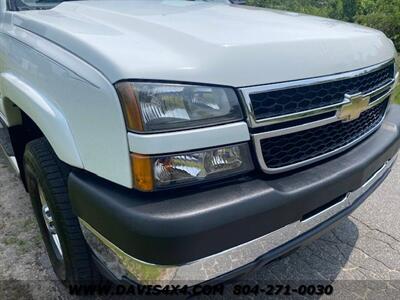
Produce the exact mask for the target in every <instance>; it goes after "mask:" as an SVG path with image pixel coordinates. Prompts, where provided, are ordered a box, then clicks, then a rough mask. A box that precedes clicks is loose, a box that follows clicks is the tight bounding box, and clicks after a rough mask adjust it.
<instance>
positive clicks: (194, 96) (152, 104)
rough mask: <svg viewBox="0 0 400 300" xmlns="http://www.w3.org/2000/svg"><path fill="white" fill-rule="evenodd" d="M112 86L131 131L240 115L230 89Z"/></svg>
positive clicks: (207, 122)
mask: <svg viewBox="0 0 400 300" xmlns="http://www.w3.org/2000/svg"><path fill="white" fill-rule="evenodd" d="M116 89H117V92H118V95H119V97H120V100H121V103H122V106H123V109H124V114H125V120H126V123H127V127H128V129H129V130H132V131H139V132H141V131H153V132H154V131H167V130H173V129H184V128H194V127H199V126H202V125H216V124H222V123H227V122H232V121H237V120H241V119H242V118H243V116H242V112H241V109H240V105H239V101H238V99H237V96H236V94H235V92H234V90H233V89H231V88H224V87H213V86H201V85H186V84H166V83H149V82H121V83H117V84H116Z"/></svg>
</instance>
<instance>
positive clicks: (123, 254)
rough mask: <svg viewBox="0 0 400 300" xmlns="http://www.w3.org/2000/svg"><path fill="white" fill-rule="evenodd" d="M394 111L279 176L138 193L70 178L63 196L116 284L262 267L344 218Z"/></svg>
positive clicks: (393, 142) (389, 137)
mask: <svg viewBox="0 0 400 300" xmlns="http://www.w3.org/2000/svg"><path fill="white" fill-rule="evenodd" d="M399 116H400V108H399V107H397V106H394V107H393V108H392V109H391V111H390V112H389V113H388V116H387V118H386V119H385V121H384V123H383V125H382V127H381V128H380V129H379V130H378V131H377V132H376V133H375V134H374V135H372V136H371V137H369V138H368V139H367V140H365V141H364V142H362V143H361V144H359V145H358V146H356V147H354V148H353V149H351V150H349V151H348V152H346V153H344V154H342V155H341V156H338V157H336V158H333V159H330V160H329V161H325V162H323V163H320V164H318V165H316V166H313V167H310V168H307V169H304V170H300V171H298V172H296V173H292V174H287V175H286V176H282V177H272V178H260V175H257V176H256V175H255V176H254V177H249V178H247V179H246V180H243V181H242V182H225V183H224V184H222V185H220V186H218V185H215V186H207V187H203V188H197V189H196V190H184V191H175V192H164V193H157V194H152V195H149V194H142V193H139V192H135V191H131V190H128V189H125V188H122V187H119V186H116V185H114V184H111V183H109V182H105V181H104V180H101V179H98V178H94V177H93V176H91V175H87V174H81V173H73V174H71V176H70V179H69V191H70V198H71V202H72V204H73V207H74V210H75V213H76V214H77V215H78V216H79V218H80V220H81V224H82V229H83V232H84V235H85V237H86V239H87V241H88V243H89V245H90V246H91V248H92V250H93V251H94V253H95V255H96V256H97V258H98V259H99V260H100V261H102V263H104V264H105V265H106V267H107V269H109V270H110V271H111V272H112V274H113V275H114V276H116V278H118V279H123V278H129V279H132V280H134V281H136V282H139V283H147V284H150V283H151V284H162V285H165V284H169V283H179V284H189V285H194V284H197V283H202V282H206V281H209V280H217V281H218V280H220V279H221V280H222V279H224V280H225V279H229V278H231V277H234V276H236V275H237V274H238V273H242V272H245V271H246V270H248V269H250V268H253V267H255V266H257V265H262V264H265V263H267V262H268V261H270V260H272V259H274V258H275V257H277V256H279V255H282V254H283V253H285V252H287V251H290V250H291V249H294V248H296V247H298V246H299V245H300V244H301V243H302V242H304V241H306V240H308V239H309V238H312V237H315V236H317V235H318V234H319V233H321V232H322V231H323V230H324V229H326V228H328V227H330V226H331V225H332V224H334V223H335V222H337V221H338V220H340V219H341V218H343V217H345V216H346V215H348V214H349V213H350V212H351V211H352V210H354V209H355V208H356V207H357V206H358V205H360V204H361V203H362V202H363V201H364V200H365V199H366V198H367V197H368V195H369V194H370V193H372V191H373V190H374V189H375V188H376V187H377V186H378V185H379V184H380V183H381V182H382V181H383V179H384V178H385V177H386V175H387V174H388V173H389V171H390V169H391V166H392V164H393V162H394V158H393V157H395V155H396V153H397V151H398V148H399V146H400V133H399V128H400V118H399Z"/></svg>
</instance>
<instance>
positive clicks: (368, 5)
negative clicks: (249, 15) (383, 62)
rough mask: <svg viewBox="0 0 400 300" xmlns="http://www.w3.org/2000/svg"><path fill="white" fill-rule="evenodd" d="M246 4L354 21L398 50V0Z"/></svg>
mask: <svg viewBox="0 0 400 300" xmlns="http://www.w3.org/2000/svg"><path fill="white" fill-rule="evenodd" d="M247 2H248V4H249V5H254V6H261V7H269V8H275V9H282V10H289V11H295V12H300V13H305V14H310V15H317V16H322V17H328V18H334V19H338V20H343V21H348V22H357V23H359V24H362V25H365V26H368V27H373V28H376V29H378V30H381V31H383V32H384V33H385V34H386V35H387V36H388V37H389V38H391V39H392V40H393V42H394V43H395V45H396V47H397V49H399V50H400V0H281V1H279V0H247Z"/></svg>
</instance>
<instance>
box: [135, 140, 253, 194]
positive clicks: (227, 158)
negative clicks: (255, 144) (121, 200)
mask: <svg viewBox="0 0 400 300" xmlns="http://www.w3.org/2000/svg"><path fill="white" fill-rule="evenodd" d="M132 169H133V177H134V185H135V187H136V188H137V189H139V190H142V191H152V190H157V189H163V188H170V187H175V186H179V185H186V184H191V183H196V182H197V183H199V182H203V181H208V180H213V179H215V178H224V177H227V176H233V175H236V174H239V173H244V172H248V171H250V170H252V169H253V163H252V160H251V157H250V153H249V147H248V145H247V144H239V145H233V146H225V147H218V148H214V149H208V150H202V151H194V152H187V153H179V154H172V155H162V156H144V155H140V154H132Z"/></svg>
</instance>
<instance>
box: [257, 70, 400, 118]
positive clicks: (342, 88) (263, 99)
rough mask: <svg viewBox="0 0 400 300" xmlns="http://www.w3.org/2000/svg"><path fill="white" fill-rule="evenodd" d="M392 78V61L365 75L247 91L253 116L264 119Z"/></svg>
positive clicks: (365, 89) (337, 100)
mask: <svg viewBox="0 0 400 300" xmlns="http://www.w3.org/2000/svg"><path fill="white" fill-rule="evenodd" d="M393 78H394V64H391V65H388V66H386V67H383V68H382V69H380V70H377V71H374V72H371V73H369V74H366V75H362V76H358V77H354V78H350V79H344V80H338V81H333V82H327V83H322V84H317V85H309V86H302V87H298V88H291V89H285V90H278V91H271V92H262V93H257V94H251V95H250V99H251V104H252V106H253V110H254V114H255V117H256V119H265V118H270V117H276V116H280V115H286V114H291V113H296V112H300V111H305V110H309V109H313V108H318V107H323V106H327V105H332V104H335V103H340V102H342V101H343V98H344V95H345V94H349V93H358V92H363V93H368V92H371V91H373V90H375V89H377V88H379V87H381V86H383V85H384V84H386V83H388V82H389V81H390V80H392V79H393Z"/></svg>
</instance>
